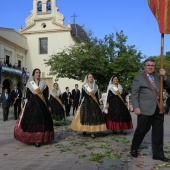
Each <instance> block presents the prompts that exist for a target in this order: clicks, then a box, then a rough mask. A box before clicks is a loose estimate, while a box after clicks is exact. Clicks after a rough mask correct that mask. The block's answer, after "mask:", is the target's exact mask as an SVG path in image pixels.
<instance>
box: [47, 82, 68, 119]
mask: <svg viewBox="0 0 170 170" xmlns="http://www.w3.org/2000/svg"><path fill="white" fill-rule="evenodd" d="M61 96H62V95H61V90H60V88H59V86H58V83H54V84H53V89H52V90H51V92H50V99H49V102H50V107H51V114H52V116H53V117H54V119H55V120H63V119H64V118H65V114H64V106H63V103H62V101H61Z"/></svg>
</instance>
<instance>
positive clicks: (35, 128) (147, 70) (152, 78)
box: [1, 58, 170, 162]
mask: <svg viewBox="0 0 170 170" xmlns="http://www.w3.org/2000/svg"><path fill="white" fill-rule="evenodd" d="M155 66H156V64H155V61H154V60H153V59H152V58H148V59H146V60H145V62H144V72H143V73H140V74H138V75H136V76H135V77H134V79H133V82H132V90H131V94H130V93H129V94H128V100H129V99H131V100H130V101H128V102H129V103H128V106H127V101H125V99H124V98H123V97H122V92H123V88H122V86H121V85H120V84H119V76H118V75H113V76H112V77H111V79H110V81H109V83H108V87H107V91H106V93H103V95H102V96H100V95H99V88H98V85H97V84H96V82H95V79H94V76H93V75H92V74H91V73H89V74H87V75H86V76H85V79H84V84H83V85H82V88H81V91H80V90H79V89H78V84H76V85H75V89H73V90H72V91H71V92H70V91H69V87H66V91H65V92H64V93H62V92H61V90H60V88H59V85H58V84H57V83H54V85H53V89H52V90H51V92H50V95H49V94H48V91H49V90H48V86H47V85H46V84H45V82H44V81H43V80H41V78H40V74H41V71H40V69H38V68H36V69H34V70H33V73H32V76H33V79H32V80H30V81H29V82H28V83H27V86H26V87H27V92H26V99H25V104H24V107H23V108H22V111H21V112H20V108H19V109H18V112H17V111H16V109H17V107H16V106H15V107H14V110H15V111H14V113H15V114H14V115H15V118H17V121H16V125H15V128H14V137H15V139H16V140H19V141H21V142H23V143H34V144H35V146H36V147H39V146H40V145H41V144H43V143H46V142H51V141H53V140H54V129H53V126H54V125H53V119H55V120H63V119H65V118H66V117H68V116H70V108H71V105H72V106H73V109H72V110H73V112H72V115H73V119H72V123H71V125H70V128H71V129H72V130H74V131H78V132H81V133H82V134H83V135H86V134H87V133H90V135H91V137H92V138H95V137H96V132H103V131H106V130H108V129H109V130H111V131H112V133H114V134H117V132H118V131H120V132H121V133H122V134H123V135H126V134H127V133H126V130H129V129H132V128H133V123H132V117H131V114H130V111H132V110H133V111H134V113H135V114H136V115H137V127H136V130H135V133H134V136H133V139H132V145H131V150H130V154H131V156H132V157H137V156H138V149H139V146H140V145H141V143H142V141H143V139H144V137H145V135H146V133H147V132H148V131H149V130H150V128H151V127H152V135H151V136H152V152H153V159H155V160H161V161H164V162H169V161H170V159H168V158H166V157H165V156H164V150H163V122H164V114H160V112H159V111H160V105H159V90H160V88H159V86H160V84H159V81H160V80H159V79H160V76H163V82H164V84H165V85H166V86H167V87H168V88H170V79H168V78H167V76H166V72H165V70H164V69H161V70H160V71H159V73H156V72H155ZM16 89H17V87H16V86H15V87H14V91H13V92H12V93H11V94H12V95H10V96H8V97H9V98H10V97H12V98H13V103H14V105H15V103H16V102H17V100H19V97H20V95H21V92H19V91H17V92H18V93H16ZM6 91H7V90H6V89H5V90H4V94H3V95H2V96H1V102H2V106H3V108H4V120H6V119H7V117H6V115H7V114H6V113H7V112H8V110H5V108H6V105H5V104H3V102H4V100H5V99H7V98H8V97H6V93H7V92H6ZM17 94H19V95H17ZM13 96H15V97H13ZM9 100H10V99H9ZM7 103H9V105H10V102H7ZM130 105H131V109H130ZM17 113H18V114H19V113H20V114H19V116H18V115H17ZM17 116H18V117H17Z"/></svg>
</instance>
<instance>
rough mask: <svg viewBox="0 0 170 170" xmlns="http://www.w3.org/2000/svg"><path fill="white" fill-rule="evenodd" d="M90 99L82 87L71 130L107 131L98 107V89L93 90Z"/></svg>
mask: <svg viewBox="0 0 170 170" xmlns="http://www.w3.org/2000/svg"><path fill="white" fill-rule="evenodd" d="M93 94H94V96H95V99H96V100H94V97H92V96H91V95H90V94H89V92H88V91H87V90H86V88H85V86H84V85H83V86H82V95H81V103H80V107H79V109H78V110H77V112H76V114H75V116H74V118H73V120H72V124H71V129H73V130H75V131H82V132H83V131H85V132H100V131H105V130H107V128H106V124H105V120H104V117H103V114H102V111H101V109H100V107H99V97H98V87H97V85H95V87H94V88H93Z"/></svg>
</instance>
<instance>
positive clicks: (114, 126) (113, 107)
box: [104, 76, 133, 135]
mask: <svg viewBox="0 0 170 170" xmlns="http://www.w3.org/2000/svg"><path fill="white" fill-rule="evenodd" d="M122 91H123V89H122V86H121V85H120V84H119V83H118V76H112V78H111V80H110V83H109V85H108V88H107V100H106V102H105V104H104V108H106V109H104V110H106V111H105V112H106V113H107V114H106V115H105V118H106V125H107V128H108V129H110V130H113V132H114V133H117V132H116V131H117V130H121V133H122V134H124V135H126V134H127V133H126V132H125V131H124V130H127V129H132V128H133V126H132V118H131V115H130V112H129V110H128V108H127V106H126V104H125V102H124V100H123V98H122V96H121V94H122ZM107 109H108V110H107Z"/></svg>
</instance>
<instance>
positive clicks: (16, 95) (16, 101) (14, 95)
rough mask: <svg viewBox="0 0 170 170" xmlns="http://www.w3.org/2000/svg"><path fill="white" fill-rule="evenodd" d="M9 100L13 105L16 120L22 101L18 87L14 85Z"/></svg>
mask: <svg viewBox="0 0 170 170" xmlns="http://www.w3.org/2000/svg"><path fill="white" fill-rule="evenodd" d="M11 100H12V103H13V105H14V117H15V120H17V118H18V116H19V114H20V112H21V100H22V92H21V90H20V89H18V86H17V85H16V84H15V85H14V90H12V92H11Z"/></svg>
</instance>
